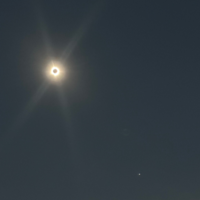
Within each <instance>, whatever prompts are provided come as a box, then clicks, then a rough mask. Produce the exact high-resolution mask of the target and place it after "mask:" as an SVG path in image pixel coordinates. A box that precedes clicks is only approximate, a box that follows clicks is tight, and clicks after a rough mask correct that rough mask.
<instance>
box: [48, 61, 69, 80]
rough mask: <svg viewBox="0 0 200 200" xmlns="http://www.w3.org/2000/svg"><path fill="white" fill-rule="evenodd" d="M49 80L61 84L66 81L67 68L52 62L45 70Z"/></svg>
mask: <svg viewBox="0 0 200 200" xmlns="http://www.w3.org/2000/svg"><path fill="white" fill-rule="evenodd" d="M45 74H46V77H47V78H48V80H49V81H50V82H52V83H60V82H63V81H64V80H65V79H66V70H65V66H64V65H63V64H62V63H60V62H57V61H51V62H49V64H48V65H47V67H46V69H45Z"/></svg>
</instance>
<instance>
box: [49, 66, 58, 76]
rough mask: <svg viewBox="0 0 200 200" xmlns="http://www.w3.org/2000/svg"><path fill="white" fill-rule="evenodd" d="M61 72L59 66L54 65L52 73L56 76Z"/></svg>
mask: <svg viewBox="0 0 200 200" xmlns="http://www.w3.org/2000/svg"><path fill="white" fill-rule="evenodd" d="M59 73H60V70H59V69H58V68H57V67H52V69H51V74H53V75H54V76H58V75H59Z"/></svg>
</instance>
